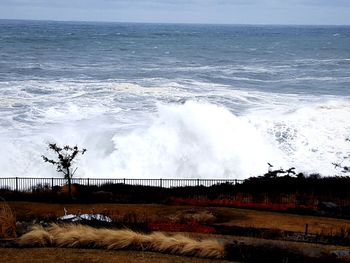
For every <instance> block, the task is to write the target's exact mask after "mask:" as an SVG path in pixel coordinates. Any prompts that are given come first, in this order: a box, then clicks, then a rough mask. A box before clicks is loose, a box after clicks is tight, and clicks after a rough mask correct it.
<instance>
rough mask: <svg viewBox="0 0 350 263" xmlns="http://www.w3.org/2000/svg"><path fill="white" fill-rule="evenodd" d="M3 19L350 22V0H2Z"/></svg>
mask: <svg viewBox="0 0 350 263" xmlns="http://www.w3.org/2000/svg"><path fill="white" fill-rule="evenodd" d="M0 19H34V20H59V21H110V22H149V23H205V24H293V25H298V24H303V25H350V0H0Z"/></svg>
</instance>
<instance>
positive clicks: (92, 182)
mask: <svg viewBox="0 0 350 263" xmlns="http://www.w3.org/2000/svg"><path fill="white" fill-rule="evenodd" d="M243 181H244V180H239V179H130V178H114V179H101V178H73V179H72V184H80V185H88V186H101V185H106V184H125V185H141V186H154V187H162V188H174V187H186V186H206V187H209V186H212V185H218V184H224V183H228V184H232V185H236V184H240V183H242V182H243ZM65 184H67V180H66V179H64V178H27V177H11V178H0V189H7V190H13V191H18V192H26V191H32V190H33V189H35V188H36V187H47V188H53V187H55V186H64V185H65Z"/></svg>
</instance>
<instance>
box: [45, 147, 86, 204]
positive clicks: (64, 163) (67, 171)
mask: <svg viewBox="0 0 350 263" xmlns="http://www.w3.org/2000/svg"><path fill="white" fill-rule="evenodd" d="M49 149H50V150H52V151H54V152H55V153H56V154H57V158H58V159H57V160H53V159H49V158H48V157H46V156H44V155H42V158H43V159H44V161H45V162H47V163H51V164H53V165H54V166H56V171H57V172H60V173H63V174H64V178H65V179H67V182H68V195H69V198H72V177H73V175H74V174H75V172H76V171H77V169H78V167H76V168H75V169H74V168H73V167H72V165H73V161H74V159H75V157H77V156H78V154H79V153H81V154H82V155H83V154H84V153H85V152H86V149H82V150H79V148H78V146H74V147H71V146H69V145H65V146H63V147H62V148H61V147H59V146H58V145H57V144H56V143H49Z"/></svg>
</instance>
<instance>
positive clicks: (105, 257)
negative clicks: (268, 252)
mask: <svg viewBox="0 0 350 263" xmlns="http://www.w3.org/2000/svg"><path fill="white" fill-rule="evenodd" d="M0 255H1V260H0V261H1V262H11V263H52V262H69V263H86V262H89V263H100V262H103V263H115V262H118V263H140V262H142V263H154V262H157V263H230V262H231V261H224V260H214V259H205V258H193V257H182V256H176V255H165V254H159V253H153V252H145V251H115V250H100V249H77V248H71V249H67V248H35V249H32V248H20V249H18V248H17V249H16V248H0ZM231 263H232V262H231Z"/></svg>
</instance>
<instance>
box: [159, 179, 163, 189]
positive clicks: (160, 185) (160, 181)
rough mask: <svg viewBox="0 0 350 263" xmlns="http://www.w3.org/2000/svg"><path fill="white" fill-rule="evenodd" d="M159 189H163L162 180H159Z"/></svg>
mask: <svg viewBox="0 0 350 263" xmlns="http://www.w3.org/2000/svg"><path fill="white" fill-rule="evenodd" d="M159 187H160V188H162V187H163V179H162V178H160V179H159Z"/></svg>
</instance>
